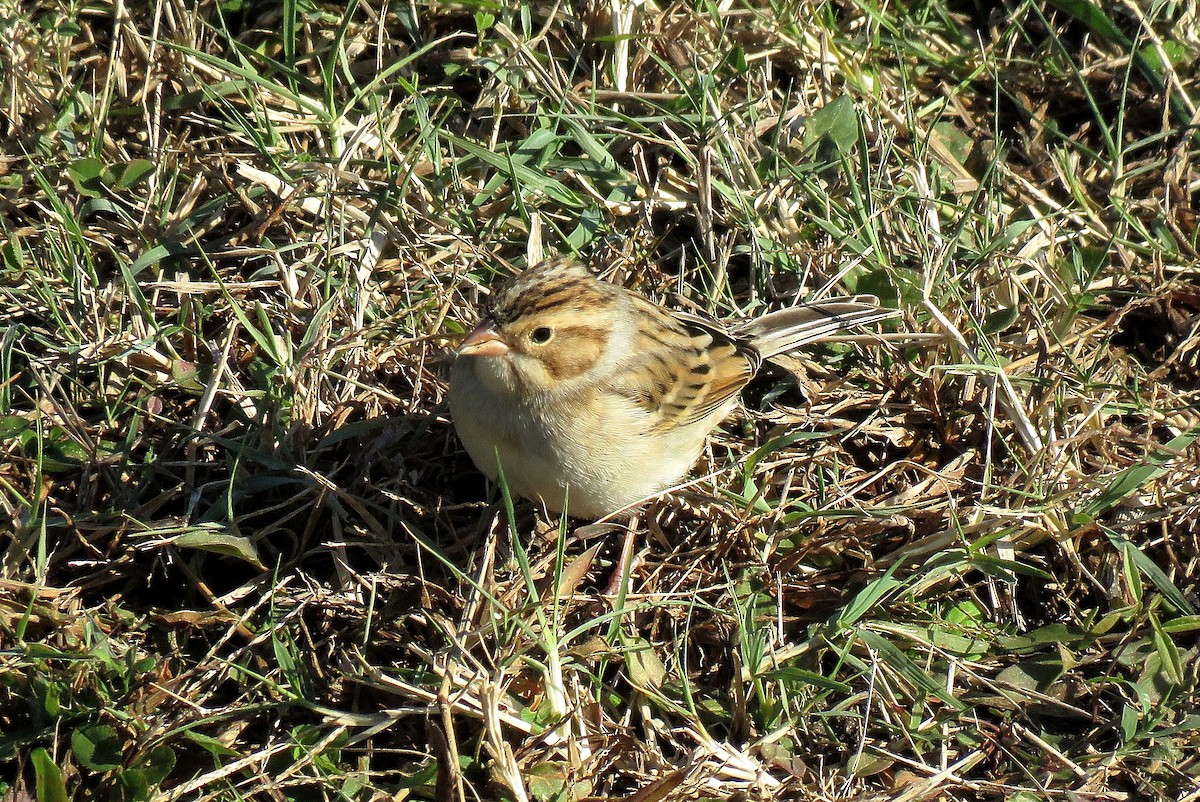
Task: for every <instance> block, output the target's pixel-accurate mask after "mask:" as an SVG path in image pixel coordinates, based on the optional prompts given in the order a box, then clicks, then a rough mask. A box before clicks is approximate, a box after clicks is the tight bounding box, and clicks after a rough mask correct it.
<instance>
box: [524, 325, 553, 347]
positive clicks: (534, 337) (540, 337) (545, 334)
mask: <svg viewBox="0 0 1200 802" xmlns="http://www.w3.org/2000/svg"><path fill="white" fill-rule="evenodd" d="M553 336H554V329H552V328H550V327H549V326H538V327H537V328H536V329H534V330H533V333H532V334H530V335H529V339H530V340H531V341H533V344H534V345H545V344H546V343H548V342H550V338H551V337H553Z"/></svg>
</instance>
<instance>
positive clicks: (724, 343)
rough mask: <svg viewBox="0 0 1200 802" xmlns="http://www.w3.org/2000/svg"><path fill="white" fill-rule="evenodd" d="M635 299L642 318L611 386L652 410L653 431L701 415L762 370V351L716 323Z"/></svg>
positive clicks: (686, 421) (673, 426)
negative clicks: (628, 352)
mask: <svg viewBox="0 0 1200 802" xmlns="http://www.w3.org/2000/svg"><path fill="white" fill-rule="evenodd" d="M634 303H635V304H636V306H637V309H636V314H637V317H638V319H639V321H642V322H641V323H640V325H639V326H638V330H637V332H636V333H635V335H634V338H633V347H632V349H631V356H630V359H629V360H628V361H627V362H626V363H625V364H624V365H622V366H621V367H620V368H619V369H618V370H617V372H616V373H615V375H614V376H613V377H612V384H611V387H612V390H613V391H614V392H616V393H617V394H619V395H621V396H624V397H625V398H628V399H630V400H632V401H633V402H634V403H635V404H637V405H638V406H639V407H640V408H642V409H644V410H645V411H646V412H647V413H649V414H650V416H651V418H652V423H651V429H650V430H651V431H652V432H664V431H670V430H671V429H675V428H678V427H680V426H687V425H688V424H690V423H695V422H696V421H699V420H702V419H703V418H705V417H706V416H707V415H709V414H710V413H712V412H713V411H714V410H717V409H719V408H720V407H721V406H722V405H723V404H724V403H725V402H726V401H728V400H729V399H730V398H732V397H733V396H735V395H737V393H738V392H740V391H741V389H742V388H743V387H745V386H746V383H747V382H749V381H750V379H751V378H752V377H753V376H754V373H755V371H757V370H758V366H759V363H760V361H761V360H760V359H759V356H758V352H757V351H756V350H755V349H754V348H753V347H751V346H749V345H748V344H746V343H745V342H742V341H739V340H738V339H735V338H734V337H731V336H730V335H729V334H727V333H726V332H725V331H724V330H722V329H721V328H720V327H719V326H717V325H716V324H715V323H711V322H709V321H706V320H704V319H702V318H698V317H694V316H692V315H686V314H672V313H670V312H667V311H665V310H663V309H662V308H661V307H658V306H656V305H655V304H653V303H651V302H650V301H647V300H644V299H642V298H636V299H635V300H634Z"/></svg>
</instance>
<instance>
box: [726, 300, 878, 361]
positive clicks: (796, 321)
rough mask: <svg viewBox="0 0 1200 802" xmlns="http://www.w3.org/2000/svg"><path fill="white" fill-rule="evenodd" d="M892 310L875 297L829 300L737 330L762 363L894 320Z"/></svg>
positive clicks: (783, 311)
mask: <svg viewBox="0 0 1200 802" xmlns="http://www.w3.org/2000/svg"><path fill="white" fill-rule="evenodd" d="M896 314H897V312H896V310H895V309H884V308H881V307H880V306H879V299H878V298H876V297H875V296H874V295H854V296H849V297H845V298H828V299H825V300H822V301H816V302H814V303H811V304H805V305H804V306H793V307H791V308H790V309H780V310H779V311H777V312H771V313H769V314H766V315H763V316H761V317H757V318H755V319H753V320H749V321H747V322H746V323H745V324H743V325H742V326H740V327H738V333H739V334H743V335H745V336H746V337H748V338H749V339H750V342H751V344H752V345H753V346H754V348H755V349H756V350H757V351H758V353H759V354H760V355H761V356H762V358H763V359H770V358H771V357H773V356H778V355H779V354H783V353H786V352H788V351H791V350H793V349H795V348H799V347H800V346H802V345H806V344H808V343H812V342H818V341H820V340H823V339H826V338H827V337H831V336H833V335H835V334H837V333H839V332H842V331H845V330H846V329H848V328H852V327H855V326H866V325H869V324H871V323H876V322H878V321H880V320H886V319H887V318H890V317H894V316H895V315H896Z"/></svg>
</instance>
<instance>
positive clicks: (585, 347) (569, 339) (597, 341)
mask: <svg viewBox="0 0 1200 802" xmlns="http://www.w3.org/2000/svg"><path fill="white" fill-rule="evenodd" d="M607 342H608V334H607V332H605V330H604V329H601V328H592V327H591V326H572V327H570V328H566V329H562V330H560V331H559V332H558V334H557V336H556V337H555V339H554V342H553V346H554V347H553V348H552V349H547V351H546V353H545V354H544V355H543V363H544V364H545V366H546V370H547V372H549V374H550V375H551V376H553V377H554V378H555V379H557V380H559V381H567V380H570V379H574V378H577V377H579V376H582V375H583V374H584V373H587V372H588V371H589V370H591V369H592V368H593V367H595V366H596V363H597V362H599V361H600V357H602V356H603V355H604V347H605V345H606V344H607Z"/></svg>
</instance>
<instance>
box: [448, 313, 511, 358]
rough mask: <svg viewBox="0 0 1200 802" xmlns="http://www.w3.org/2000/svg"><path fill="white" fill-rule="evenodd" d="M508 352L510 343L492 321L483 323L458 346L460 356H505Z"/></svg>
mask: <svg viewBox="0 0 1200 802" xmlns="http://www.w3.org/2000/svg"><path fill="white" fill-rule="evenodd" d="M508 351H509V348H508V343H506V342H504V337H503V336H502V335H501V334H500V331H499V329H497V328H496V323H495V322H494V321H491V320H484V321H482V322H481V323H480V324H479V325H478V326H476V327H475V331H473V332H471V333H470V334H468V335H467V339H465V340H463V341H462V345H460V346H458V355H459V356H504V355H505V354H507V353H508Z"/></svg>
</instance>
